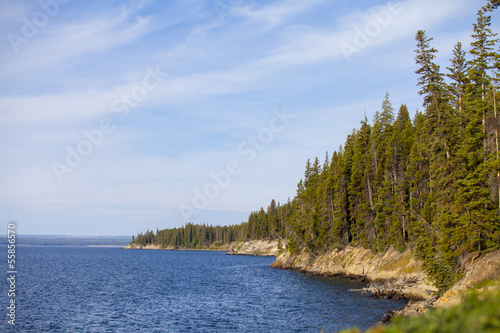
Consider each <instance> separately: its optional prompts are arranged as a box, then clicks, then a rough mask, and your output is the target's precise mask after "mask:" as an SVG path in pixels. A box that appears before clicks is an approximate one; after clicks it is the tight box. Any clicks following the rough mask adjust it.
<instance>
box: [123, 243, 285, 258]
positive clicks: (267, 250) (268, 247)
mask: <svg viewBox="0 0 500 333" xmlns="http://www.w3.org/2000/svg"><path fill="white" fill-rule="evenodd" d="M125 249H142V250H191V249H182V248H179V249H175V248H174V247H169V248H162V247H161V246H159V245H155V244H148V245H146V246H141V245H137V244H132V245H130V244H129V245H127V246H125ZM196 250H214V251H228V254H235V255H255V256H277V255H278V252H279V250H278V241H277V240H252V241H245V242H231V243H229V244H223V245H221V246H215V245H211V246H210V247H208V248H200V249H196Z"/></svg>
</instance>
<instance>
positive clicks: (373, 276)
mask: <svg viewBox="0 0 500 333" xmlns="http://www.w3.org/2000/svg"><path fill="white" fill-rule="evenodd" d="M422 264H423V263H422V262H421V261H419V260H416V259H415V258H414V257H413V252H412V251H411V250H410V249H407V250H406V251H404V252H399V251H397V250H396V249H394V248H392V247H391V248H390V249H389V250H387V251H386V252H385V253H375V252H373V251H371V250H367V249H364V248H356V247H350V246H348V247H346V248H345V249H342V250H339V249H337V250H333V251H330V252H328V253H325V254H323V255H320V256H317V257H314V256H313V255H312V254H310V253H309V252H307V251H305V250H304V251H302V252H301V253H300V254H298V255H293V256H291V255H290V254H289V253H288V252H285V253H282V254H280V255H279V256H278V257H277V258H276V261H275V262H274V263H273V264H272V265H271V267H274V268H280V269H294V270H299V271H300V272H302V273H304V274H309V275H321V276H333V277H340V278H349V279H354V280H357V281H359V282H363V283H370V285H369V286H368V287H367V288H363V289H360V290H355V291H361V292H367V293H370V294H372V295H373V296H375V297H385V298H391V299H401V298H404V299H407V300H408V301H409V302H408V304H407V305H406V307H405V308H404V309H403V310H401V311H396V312H394V313H391V314H390V316H389V315H387V314H386V315H387V316H385V317H384V318H385V320H390V318H392V317H407V316H414V315H419V314H421V313H423V312H426V311H427V309H429V308H447V307H451V306H454V305H457V304H459V303H460V302H461V301H462V297H463V295H464V294H465V293H466V292H467V291H468V290H470V288H474V287H476V286H477V285H479V284H480V283H481V282H483V281H486V280H491V279H492V280H498V279H500V250H496V251H493V252H490V253H486V254H481V255H480V254H479V253H472V254H471V255H469V257H468V258H467V259H466V260H465V263H464V264H463V265H462V271H463V273H464V277H463V278H462V279H460V280H459V281H457V282H456V283H455V284H454V285H453V287H452V288H451V289H450V290H448V291H447V292H446V293H444V295H439V290H438V289H437V288H436V287H435V286H434V285H433V284H432V282H431V281H430V279H429V278H428V277H427V275H426V274H425V273H424V271H423V267H422ZM497 286H498V284H497ZM481 290H482V289H480V290H479V291H481ZM389 317H390V318H389Z"/></svg>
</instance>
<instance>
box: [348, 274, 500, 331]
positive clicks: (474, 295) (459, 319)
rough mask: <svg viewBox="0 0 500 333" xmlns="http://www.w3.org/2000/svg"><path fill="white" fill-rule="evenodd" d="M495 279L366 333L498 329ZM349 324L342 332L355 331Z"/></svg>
mask: <svg viewBox="0 0 500 333" xmlns="http://www.w3.org/2000/svg"><path fill="white" fill-rule="evenodd" d="M498 287H499V284H498V282H497V283H495V284H493V287H491V288H489V291H486V292H478V291H477V290H475V291H472V292H470V293H469V295H467V296H466V297H465V299H464V301H463V302H462V303H461V304H460V305H458V306H455V307H452V308H449V309H434V310H430V311H428V312H426V313H424V314H423V315H421V316H418V317H410V318H398V319H395V320H394V322H393V323H391V324H390V325H388V326H376V327H374V328H371V329H369V330H367V331H366V332H367V333H415V332H426V333H454V332H462V333H479V332H481V333H482V332H500V312H499V309H500V290H499V289H498ZM359 332H360V330H359V329H356V328H353V329H351V330H347V331H343V333H359Z"/></svg>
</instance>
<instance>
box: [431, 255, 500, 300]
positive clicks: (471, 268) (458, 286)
mask: <svg viewBox="0 0 500 333" xmlns="http://www.w3.org/2000/svg"><path fill="white" fill-rule="evenodd" d="M462 271H463V274H464V276H463V277H462V279H460V280H459V281H457V282H456V283H455V284H454V285H453V287H451V288H450V290H448V291H447V292H446V293H444V295H443V296H442V297H440V298H439V299H438V300H437V301H436V302H434V307H436V308H448V307H451V306H454V305H457V304H459V303H460V302H461V300H462V296H463V293H464V292H466V291H467V290H468V289H470V288H474V287H476V286H477V285H478V284H480V283H481V282H483V281H486V280H493V281H495V280H497V282H498V279H499V278H500V250H496V251H493V252H490V253H487V254H483V255H481V256H479V255H478V254H477V253H472V254H471V255H469V257H468V258H467V260H466V261H465V263H464V265H463V267H462ZM496 288H498V283H497V284H496ZM480 291H481V290H480Z"/></svg>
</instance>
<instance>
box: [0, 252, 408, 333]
mask: <svg viewBox="0 0 500 333" xmlns="http://www.w3.org/2000/svg"><path fill="white" fill-rule="evenodd" d="M4 250H5V252H4V253H6V252H7V251H6V248H5V249H4ZM17 259H18V265H17V271H18V276H17V288H18V295H17V297H16V302H17V305H18V307H17V318H16V324H17V325H16V327H15V329H13V328H12V327H11V325H8V324H7V318H6V315H5V314H6V312H7V310H6V306H7V304H8V303H7V302H8V301H9V299H8V298H7V282H6V279H3V282H2V290H1V293H2V294H1V295H0V301H1V302H2V303H1V304H2V305H1V308H2V309H4V310H3V314H2V316H1V317H0V318H2V323H1V325H0V328H2V327H4V329H3V330H2V331H7V332H11V331H12V332H37V333H38V332H319V331H320V330H323V331H324V332H337V331H339V330H341V329H343V328H348V327H350V326H353V325H357V326H359V327H362V328H367V327H369V326H371V325H373V324H375V323H376V322H377V321H378V320H380V318H381V317H382V316H383V314H384V312H385V311H387V310H391V309H392V310H396V309H401V308H403V307H404V305H405V303H404V302H397V301H390V300H379V299H374V298H371V297H367V296H364V295H362V294H360V293H357V292H350V291H349V289H351V288H359V287H361V285H360V284H358V283H356V282H353V281H345V280H336V279H333V278H324V277H311V276H305V275H303V274H301V273H299V272H296V271H289V270H277V269H272V268H270V267H269V265H270V264H271V263H272V262H273V261H274V258H273V257H248V256H227V255H225V254H224V253H222V252H203V251H201V252H198V251H147V250H122V249H118V248H87V247H28V246H26V247H18V248H17ZM1 265H3V266H4V267H6V266H7V265H6V260H5V264H1ZM2 271H3V272H5V270H4V269H2Z"/></svg>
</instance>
